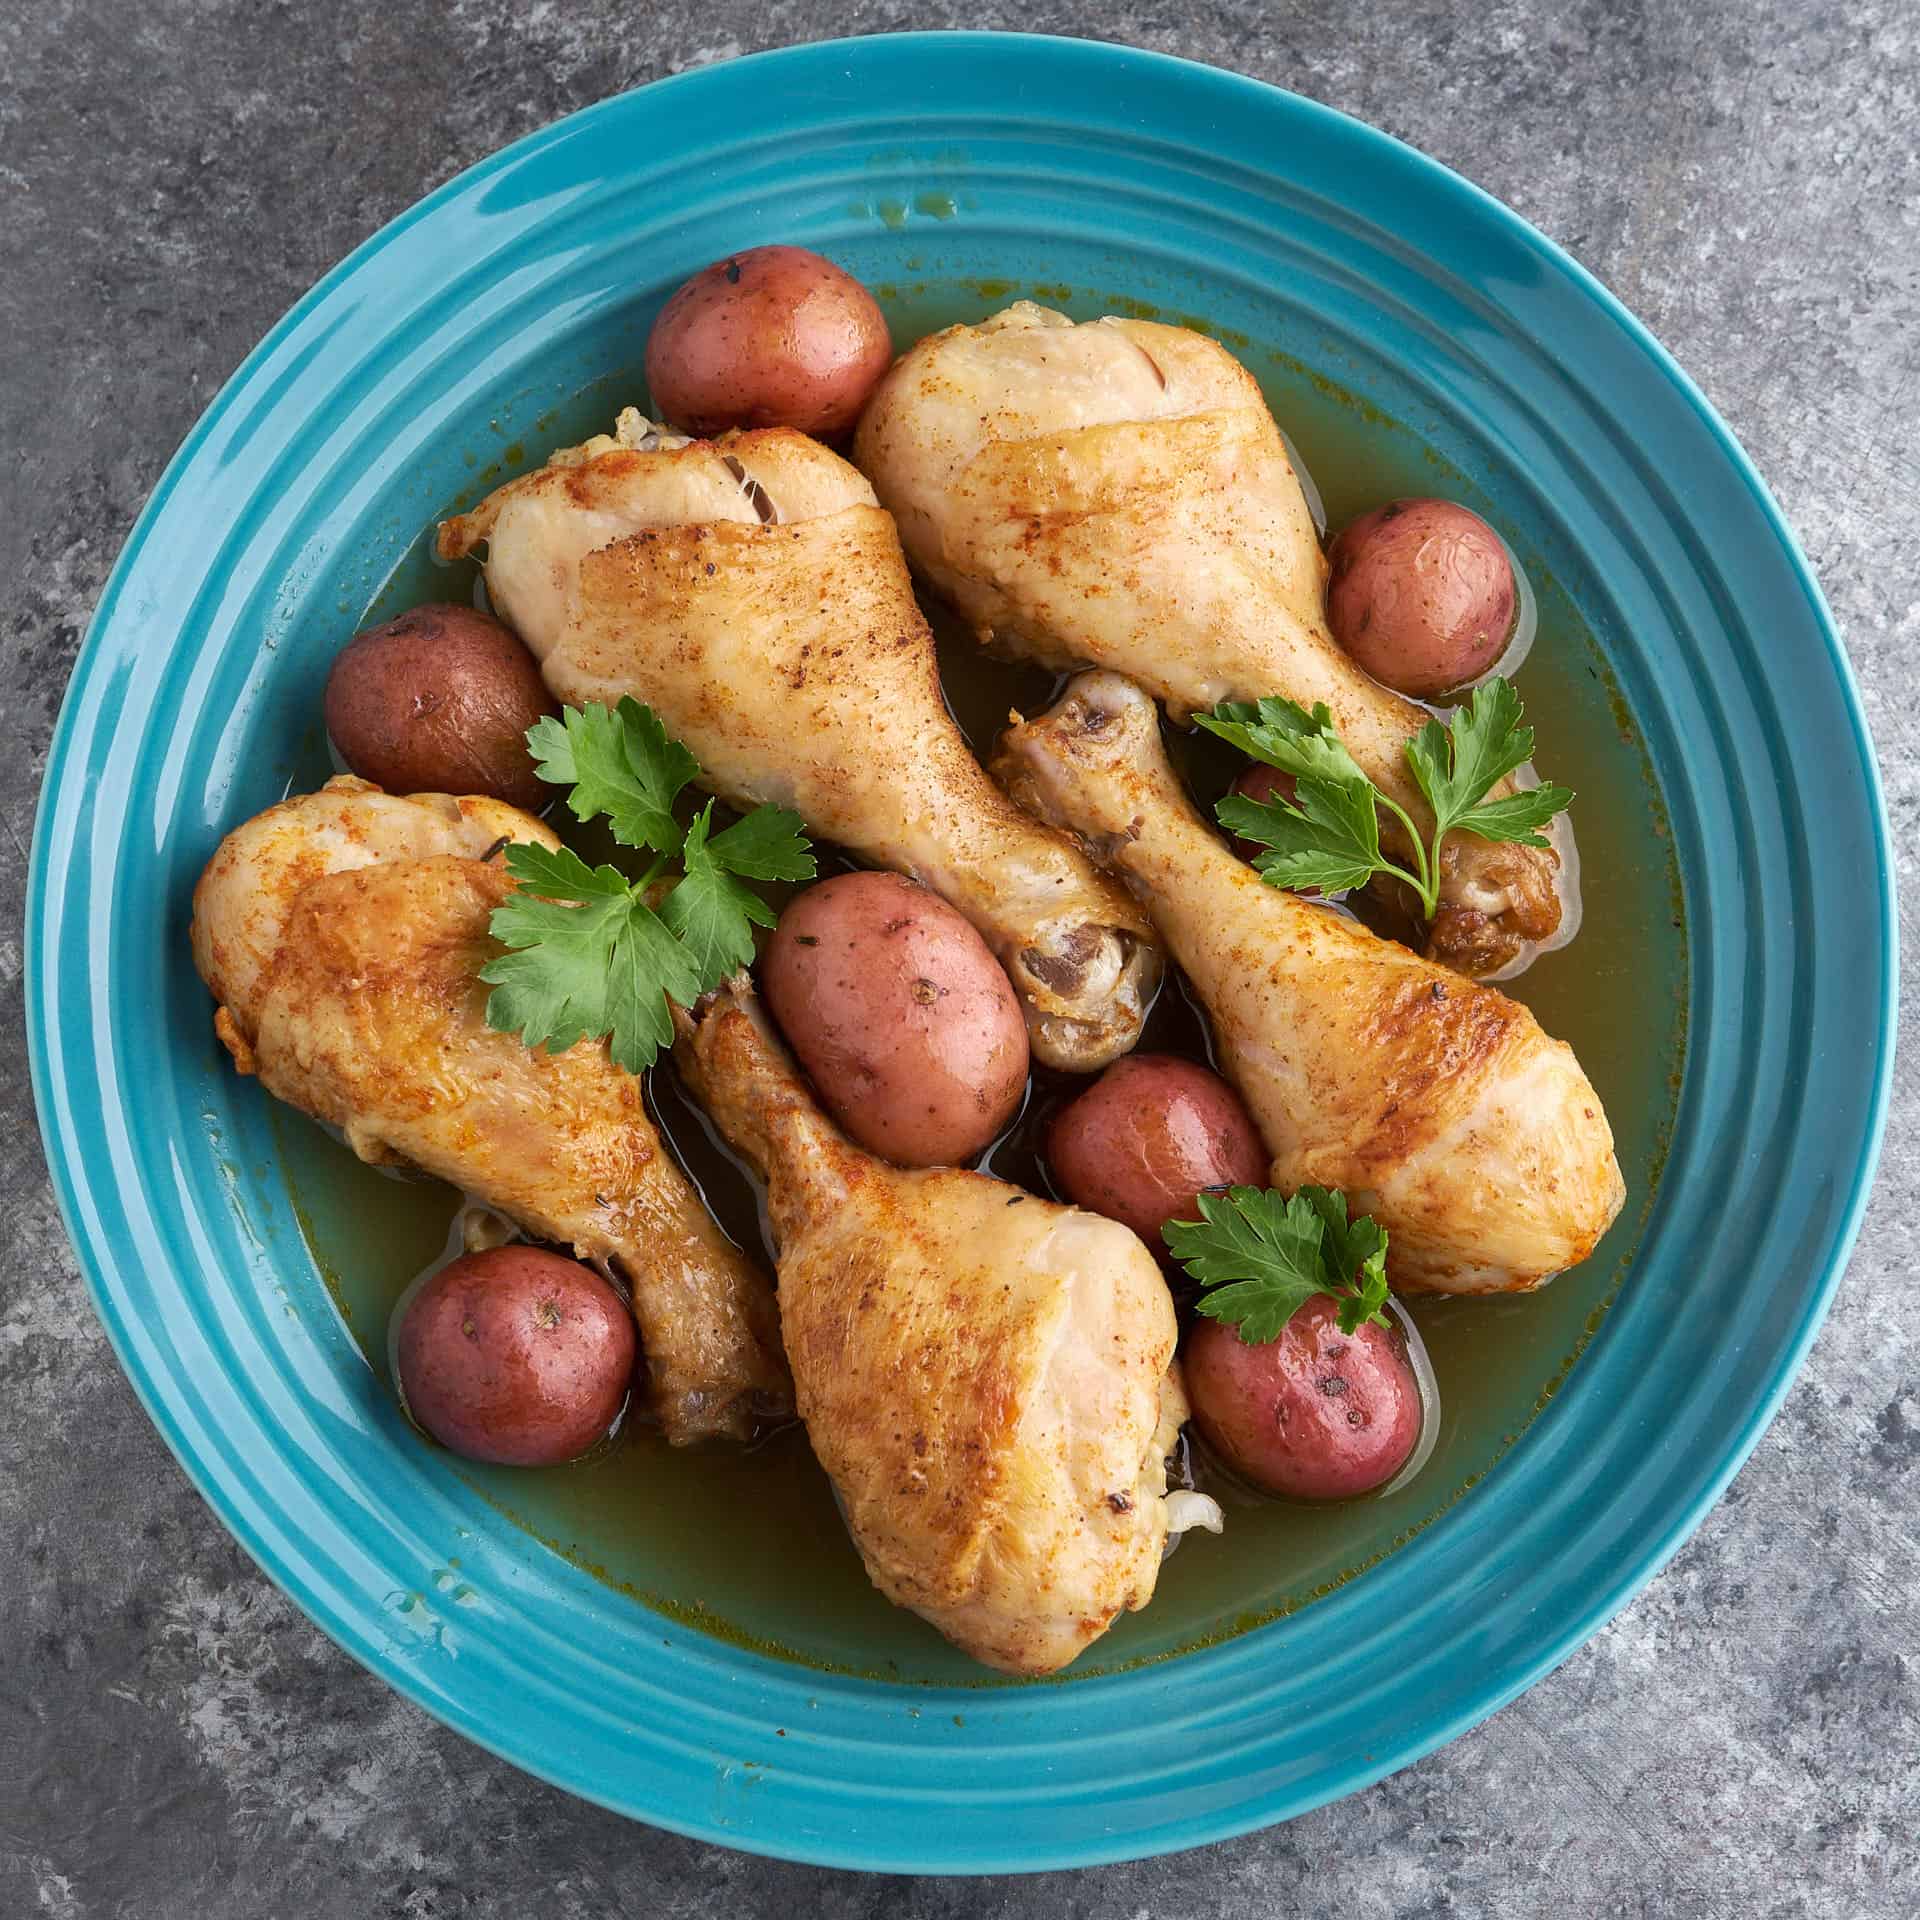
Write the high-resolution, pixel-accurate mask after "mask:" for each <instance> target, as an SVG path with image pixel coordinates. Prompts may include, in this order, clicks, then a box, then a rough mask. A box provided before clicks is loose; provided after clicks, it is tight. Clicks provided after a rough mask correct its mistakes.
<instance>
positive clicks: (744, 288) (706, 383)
mask: <svg viewBox="0 0 1920 1920" xmlns="http://www.w3.org/2000/svg"><path fill="white" fill-rule="evenodd" d="M892 360H893V343H892V341H891V340H890V339H889V338H888V335H887V322H886V316H885V315H884V314H883V313H881V311H880V308H879V304H878V303H877V302H876V301H875V299H874V297H873V295H872V294H870V293H869V292H868V291H867V290H866V288H865V287H863V286H862V285H861V284H860V282H859V281H858V280H856V279H854V277H853V276H852V275H851V274H850V273H846V272H844V271H843V270H842V269H841V268H839V267H836V266H835V265H834V264H833V262H832V261H831V260H823V259H822V258H821V257H820V255H819V254H817V253H809V252H808V251H807V249H806V248H805V247H751V248H749V249H748V250H747V251H746V252H745V253H733V254H729V255H728V256H727V257H726V259H724V260H716V261H715V262H714V263H713V265H712V266H710V267H703V268H702V269H701V270H700V271H699V272H698V273H696V274H695V275H694V276H693V278H692V279H691V280H689V281H688V282H687V283H686V284H685V285H684V286H682V287H681V288H680V290H679V291H678V292H677V293H675V294H674V296H673V298H672V299H671V300H669V301H668V302H667V304H666V305H665V306H664V307H662V308H661V310H660V317H659V318H658V319H657V320H656V321H655V322H654V323H653V331H652V333H650V334H649V335H648V336H647V386H648V388H649V389H650V390H651V391H652V394H653V404H654V407H655V410H656V411H657V412H658V413H660V414H661V415H662V416H663V417H664V418H665V419H666V420H668V421H669V422H670V423H671V424H672V425H674V426H676V427H679V428H681V429H682V430H683V431H685V432H687V433H694V434H714V433H724V432H725V431H726V430H727V429H728V428H729V427H798V428H799V429H800V430H801V432H803V433H812V434H818V435H820V436H821V437H822V438H823V439H831V438H833V437H834V436H835V435H837V434H842V433H845V432H846V431H847V429H848V428H850V427H851V426H852V425H853V423H854V421H855V419H856V418H858V416H859V413H860V409H861V407H862V406H864V405H865V403H866V398H867V395H868V394H869V393H871V392H872V391H873V388H874V386H875V384H876V383H877V382H878V381H879V378H880V376H881V375H882V374H883V373H885V372H886V370H887V368H888V366H889V365H890V364H891V363H892Z"/></svg>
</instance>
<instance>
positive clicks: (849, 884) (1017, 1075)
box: [761, 873, 1027, 1167]
mask: <svg viewBox="0 0 1920 1920" xmlns="http://www.w3.org/2000/svg"><path fill="white" fill-rule="evenodd" d="M761 992H762V994H763V996H764V998H765V1000H766V1003H767V1006H768V1008H769V1009H770V1010H771V1011H772V1014H773V1017H774V1019H775V1020H776V1021H777V1022H778V1023H779V1025H780V1030H781V1032H782V1033H784V1034H785V1035H786V1037H787V1044H788V1045H789V1046H791V1047H792V1048H793V1051H794V1053H795V1054H796V1055H797V1056H798V1058H799V1061H800V1064H801V1065H802V1066H803V1067H805V1068H806V1070H807V1073H808V1074H809V1076H810V1077H811V1078H812V1080H813V1084H814V1087H815V1089H816V1090H817V1091H818V1093H819V1095H820V1099H821V1101H822V1103H823V1104H824V1105H825V1107H826V1109H827V1111H828V1112H829V1113H831V1114H832V1115H833V1117H834V1119H835V1120H836V1121H838V1122H839V1124H840V1126H841V1128H842V1129H843V1130H844V1131H845V1132H846V1134H847V1135H848V1137H849V1138H850V1139H852V1140H854V1141H855V1142H857V1143H858V1144H859V1145H860V1146H863V1147H865V1148H866V1149H867V1150H868V1151H869V1152H871V1153H877V1154H879V1155H881V1156H882V1157H883V1158H885V1159H888V1160H891V1161H894V1162H895V1163H896V1164H898V1165H900V1166H903V1167H933V1166H960V1165H964V1164H965V1163H966V1162H967V1161H970V1160H972V1159H974V1158H975V1157H976V1156H977V1155H978V1154H979V1153H980V1152H981V1150H982V1149H983V1148H985V1147H986V1146H987V1144H988V1143H989V1142H990V1141H991V1140H992V1139H993V1138H994V1136H995V1135H996V1134H998V1133H999V1132H1000V1131H1001V1129H1002V1128H1004V1127H1005V1126H1006V1124H1007V1122H1008V1121H1010V1120H1011V1119H1012V1118H1013V1116H1014V1114H1015V1113H1016V1112H1017V1111H1018V1110H1019V1106H1020V1101H1021V1097H1022V1095H1023V1094H1024V1093H1025V1091H1026V1084H1027V1029H1026V1023H1025V1021H1024V1020H1022V1018H1021V1016H1020V1003H1019V1001H1018V1000H1017V999H1016V998H1015V997H1014V992H1013V986H1012V983H1011V982H1010V981H1009V980H1008V979H1007V976H1006V975H1005V973H1003V972H1002V971H1001V969H1000V964H999V962H998V961H997V960H995V959H994V957H993V955H992V954H991V953H990V952H989V951H988V949H987V944H986V942H985V941H984V940H982V939H981V938H980V936H979V934H977V933H976V932H975V931H974V930H973V928H972V927H971V926H970V925H969V924H968V923H967V922H966V921H965V920H964V919H962V918H961V916H960V915H959V914H958V913H956V912H955V911H954V910H953V908H952V907H950V906H948V905H947V903H946V902H945V901H944V900H942V899H941V898H940V896H939V895H938V894H936V893H931V892H929V891H928V890H927V888H925V887H923V886H921V885H920V884H919V883H918V882H917V881H913V880H908V879H906V878H905V877H903V876H902V875H900V874H897V873H843V874H840V875H838V876H836V877H835V878H834V879H831V880H823V881H821V882H820V883H819V884H818V885H817V886H812V887H809V888H808V889H807V890H806V891H805V892H804V893H802V894H798V895H796V896H795V898H794V900H793V901H792V903H791V904H790V905H789V906H788V908H787V910H786V912H785V913H783V914H782V915H781V916H780V924H779V926H778V927H776V928H775V929H774V934H773V938H772V940H771V941H770V942H769V943H768V946H767V953H766V958H765V960H764V962H763V963H762V966H761Z"/></svg>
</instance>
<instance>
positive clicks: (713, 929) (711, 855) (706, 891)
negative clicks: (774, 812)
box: [660, 800, 812, 992]
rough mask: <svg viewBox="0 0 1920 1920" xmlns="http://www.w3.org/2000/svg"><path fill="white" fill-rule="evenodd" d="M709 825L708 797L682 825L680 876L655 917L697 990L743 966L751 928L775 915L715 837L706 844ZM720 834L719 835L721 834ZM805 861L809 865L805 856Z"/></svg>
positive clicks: (749, 955) (748, 957)
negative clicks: (682, 956) (688, 964)
mask: <svg viewBox="0 0 1920 1920" xmlns="http://www.w3.org/2000/svg"><path fill="white" fill-rule="evenodd" d="M749 818H751V816H749ZM741 824H742V825H745V824H746V823H745V822H744V821H743V822H742V823H741ZM712 825H713V802H712V801H711V800H709V801H708V802H707V804H706V805H705V806H704V807H702V808H701V809H700V811H699V812H698V813H697V814H695V815H694V817H693V825H692V826H691V827H689V828H688V829H687V840H686V845H685V846H684V847H683V848H682V849H681V853H680V857H681V859H682V860H683V861H684V862H685V863H686V869H687V871H686V876H685V878H683V879H682V880H681V881H680V882H679V884H678V885H676V886H675V888H674V890H673V891H672V892H671V893H670V894H668V895H667V897H666V900H665V901H664V903H663V904H662V905H661V908H660V917H661V919H662V920H664V921H665V922H666V924H667V926H668V928H669V930H670V931H671V932H672V933H673V934H674V935H675V937H676V938H677V939H678V940H679V941H680V942H681V944H682V945H683V946H684V947H685V948H686V949H687V951H688V953H689V954H690V955H691V956H692V958H693V963H694V969H695V971H696V972H697V973H698V974H699V976H700V978H701V981H702V982H703V985H702V987H701V991H702V992H705V991H706V988H707V987H708V986H712V985H714V984H716V983H717V982H719V981H721V980H724V979H725V978H726V977H727V975H728V974H730V973H732V972H733V971H734V970H735V969H736V968H738V967H744V966H745V965H746V964H747V963H748V961H750V960H751V959H752V958H753V929H754V928H755V927H756V926H760V927H770V926H772V925H773V924H774V922H775V921H776V920H777V919H778V918H779V917H780V916H779V915H778V914H776V913H775V912H774V910H773V909H772V908H771V907H770V906H768V905H767V903H766V902H765V901H764V900H762V899H761V898H760V896H759V895H758V894H757V893H755V892H754V891H753V889H752V888H751V887H748V886H744V885H742V883H741V882H740V881H738V880H736V879H735V878H734V877H733V875H732V874H730V873H729V872H728V871H727V870H726V868H725V867H724V866H723V865H721V862H720V848H719V845H718V843H717V842H715V843H711V844H710V843H709V842H708V839H707V833H708V830H709V829H710V828H711V827H712ZM731 831H732V829H731V828H729V829H728V832H731ZM720 838H721V839H722V840H724V839H725V838H726V835H725V834H722V835H721V836H720ZM808 864H809V866H811V864H812V863H811V861H809V863H808Z"/></svg>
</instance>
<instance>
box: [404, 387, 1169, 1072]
mask: <svg viewBox="0 0 1920 1920" xmlns="http://www.w3.org/2000/svg"><path fill="white" fill-rule="evenodd" d="M621 436H622V437H621V438H620V439H617V440H616V439H613V438H609V437H607V436H604V435H603V436H601V437H600V438H598V439H596V440H592V441H589V442H588V443H587V444H586V445H585V446H584V447H577V448H573V449H570V450H569V451H567V452H565V453H560V454H556V455H555V456H554V458H553V461H552V462H551V463H550V464H549V465H548V466H546V467H545V468H544V469H542V470H541V471H540V472H538V473H532V474H528V475H525V476H524V477H522V478H521V479H518V480H514V481H511V482H509V483H508V484H507V485H506V486H504V487H502V488H500V489H499V490H498V491H497V492H495V493H493V494H491V495H489V496H488V498H487V499H486V500H484V501H483V502H482V503H481V504H480V506H479V507H478V508H477V509H476V510H475V511H474V512H473V513H471V514H468V515H465V516H463V517H461V518H459V519H456V520H449V521H448V522H446V524H445V525H444V526H442V528H441V529H440V551H441V553H442V554H444V555H448V556H453V555H458V554H465V553H470V552H472V551H473V549H474V548H475V547H477V546H479V545H480V544H482V543H483V542H484V543H485V545H486V549H487V557H486V575H487V589H488V592H489V594H490V595H491V596H492V599H493V604H494V606H495V608H496V610H497V611H498V612H499V613H500V615H501V617H502V618H503V619H505V620H506V621H507V622H508V623H509V624H510V625H511V626H512V627H513V628H514V629H515V630H516V631H517V632H518V633H519V635H520V637H521V638H522V639H523V640H525V641H526V643H527V645H528V646H530V647H531V648H532V649H533V651H534V653H535V654H536V655H537V656H538V657H539V660H540V663H541V670H542V671H543V672H544V674H545V675H546V679H547V684H548V686H549V687H551V688H552V690H553V691H554V693H555V694H556V695H558V696H559V698H561V699H562V700H566V701H570V702H573V703H575V704H582V703H585V702H588V701H604V702H606V703H608V704H609V705H610V704H612V703H613V702H615V701H616V700H618V699H619V697H620V696H621V695H622V694H632V695H633V696H634V697H635V698H636V699H639V700H642V701H644V702H645V703H646V704H647V705H648V706H650V707H652V708H653V710H654V711H655V712H656V713H658V714H659V715H660V717H661V719H662V720H663V721H664V722H665V724H666V726H667V728H668V730H669V731H670V732H672V733H674V734H677V735H678V736H679V738H680V739H682V740H684V741H685V742H686V744H687V746H688V747H689V748H691V749H692V751H693V754H694V756H695V758H696V759H698V761H699V762H700V766H701V778H702V780H703V781H704V782H705V784H706V785H707V786H708V787H710V788H711V789H712V790H713V791H714V792H715V793H717V794H719V795H720V796H721V797H722V798H723V799H725V800H727V801H728V802H730V803H731V804H733V805H735V806H739V807H747V806H752V805H754V804H756V803H758V802H761V801H772V802H776V803H778V804H779V805H782V806H788V807H792V808H793V809H794V810H795V811H796V812H798V813H799V814H800V815H801V817H802V818H803V819H804V820H805V821H806V823H807V825H808V827H809V828H810V829H811V830H812V831H813V832H814V833H816V834H819V835H821V836H823V837H825V838H827V839H830V840H837V841H839V842H840V843H841V844H842V845H843V846H845V847H849V848H851V849H852V850H853V851H854V852H855V853H857V854H859V855H860V856H861V857H862V858H863V859H867V860H870V861H872V862H874V863H875V864H876V865H880V866H888V867H893V868H896V869H897V870H898V871H900V872H902V873H906V874H911V875H912V876H913V877H914V878H915V879H917V880H923V881H925V882H926V884H927V885H928V886H930V887H932V888H933V889H934V891H935V892H936V893H939V894H941V895H943V896H944V897H945V898H946V899H948V900H950V901H951V902H952V903H953V904H954V906H956V907H958V908H959V909H960V911H961V912H962V913H964V914H965V915H966V916H967V918H968V919H969V920H971V921H972V922H973V924H974V925H975V926H976V927H978V928H979V929H980V931H981V933H982V934H983V935H984V936H985V937H986V940H987V944H988V945H989V946H990V947H991V948H992V949H993V951H994V953H995V954H996V955H997V956H998V957H999V959H1000V961H1001V963H1002V965H1004V966H1005V967H1006V969H1007V972H1008V974H1009V975H1010V976H1011V978H1012V980H1013V984H1014V987H1015V989H1016V990H1017V991H1018V993H1019V995H1020V999H1021V1003H1022V1005H1023V1007H1024V1009H1025V1011H1026V1016H1027V1024H1028V1028H1029V1030H1030V1033H1031V1036H1032V1042H1033V1049H1034V1052H1035V1053H1036V1054H1037V1055H1038V1056H1039V1057H1040V1058H1041V1059H1042V1060H1044V1061H1046V1062H1047V1063H1048V1064H1049V1065H1052V1066H1061V1067H1069V1068H1073V1069H1077V1070H1089V1069H1092V1068H1095V1067H1099V1066H1104V1065H1105V1064H1106V1063H1107V1062H1108V1061H1109V1060H1111V1059H1113V1058H1114V1057H1115V1056H1117V1055H1119V1054H1122V1053H1125V1052H1126V1051H1127V1050H1128V1049H1129V1048H1130V1047H1131V1046H1132V1045H1133V1044H1134V1042H1135V1040H1136V1039H1137V1038H1138V1037H1139V1032H1140V1023H1141V1020H1142V1019H1143V1018H1144V1015H1145V1009H1146V1007H1147V1006H1148V1005H1149V1003H1150V1002H1151V1001H1152V998H1153V991H1154V988H1155V986H1156V985H1157V983H1158V980H1159V956H1158V953H1157V951H1156V949H1155V948H1154V945H1153V941H1152V935H1151V931H1150V929H1149V928H1148V926H1147V924H1146V922H1145V920H1144V919H1143V918H1142V916H1141V914H1140V912H1139V909H1138V908H1137V907H1135V906H1134V904H1133V902H1132V901H1131V900H1130V899H1128V897H1127V895H1126V892H1125V890H1124V889H1122V888H1119V887H1116V886H1114V885H1113V883H1112V882H1111V881H1110V880H1108V879H1107V878H1106V877H1105V876H1104V875H1103V874H1101V873H1099V872H1098V871H1097V870H1096V869H1094V868H1093V867H1091V866H1090V865H1089V864H1088V863H1087V861H1086V860H1085V858H1084V857H1083V856H1082V855H1081V854H1080V853H1079V852H1078V851H1077V849H1075V848H1074V847H1073V846H1072V845H1070V844H1069V843H1068V842H1067V841H1066V840H1065V839H1064V838H1063V837H1062V836H1060V835H1058V834H1056V833H1053V832H1051V831H1050V830H1048V829H1047V828H1045V827H1042V826H1040V825H1038V824H1037V823H1036V822H1034V821H1032V820H1030V819H1028V818H1027V817H1026V816H1025V815H1024V814H1022V813H1021V812H1020V810H1019V809H1018V808H1017V807H1014V806H1013V805H1011V804H1010V803H1009V802H1008V800H1007V799H1006V797H1005V796H1004V795H1003V794H1001V793H1000V792H999V791H998V789H997V788H995V786H994V785H993V783H992V782H991V781H990V780H989V779H988V778H987V777H986V775H985V774H984V773H983V772H982V771H981V769H980V766H979V763H978V762H977V761H976V760H975V759H974V757H973V755H972V754H971V753H970V752H969V751H968V750H967V745H966V742H965V741H964V740H963V739H962V738H961V736H960V732H959V729H958V728H957V727H956V726H955V725H954V724H953V721H952V719H951V718H950V717H949V715H948V713H947V710H946V707H945V704H944V702H943V700H942V698H941V693H940V680H939V673H938V669H937V667H936V665H935V662H934V654H933V637H932V635H931V634H930V633H929V631H928V629H927V624H926V621H925V619H924V618H923V617H922V615H921V613H920V609H919V607H918V605H917V604H916V603H915V601H914V597H913V588H912V583H911V581H910V579H909V577H908V573H907V567H906V562H905V560H904V559H903V558H902V557H901V553H900V541H899V537H898V535H897V534H896V533H895V531H894V527H893V522H892V521H891V520H890V519H889V518H888V517H887V516H886V514H884V513H883V512H881V510H880V509H879V507H878V506H876V505H875V504H874V498H873V489H872V488H871V487H869V486H868V485H867V483H866V482H865V481H864V480H863V479H861V477H860V476H859V474H857V473H856V472H855V471H854V470H853V468H851V467H850V466H848V465H847V463H846V462H845V461H844V460H842V459H841V458H840V457H839V456H838V455H837V454H834V453H830V452H829V451H828V450H827V449H826V448H825V447H823V446H821V445H819V444H818V443H817V442H816V441H813V440H810V439H808V438H807V436H806V435H805V434H801V433H793V432H789V431H786V430H770V431H766V432H759V433H744V434H731V435H728V436H727V437H726V438H725V439H723V440H718V441H705V440H698V441H692V442H687V441H684V440H680V439H678V438H677V437H675V436H672V435H662V434H661V433H660V432H659V431H658V430H656V429H651V428H649V427H648V425H647V423H646V422H645V421H643V420H641V419H640V417H639V416H638V415H637V414H635V413H633V412H632V411H631V410H629V411H628V412H627V413H625V414H623V415H622V416H621Z"/></svg>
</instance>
